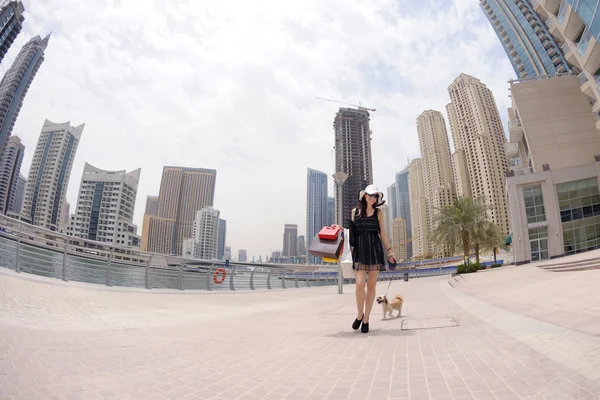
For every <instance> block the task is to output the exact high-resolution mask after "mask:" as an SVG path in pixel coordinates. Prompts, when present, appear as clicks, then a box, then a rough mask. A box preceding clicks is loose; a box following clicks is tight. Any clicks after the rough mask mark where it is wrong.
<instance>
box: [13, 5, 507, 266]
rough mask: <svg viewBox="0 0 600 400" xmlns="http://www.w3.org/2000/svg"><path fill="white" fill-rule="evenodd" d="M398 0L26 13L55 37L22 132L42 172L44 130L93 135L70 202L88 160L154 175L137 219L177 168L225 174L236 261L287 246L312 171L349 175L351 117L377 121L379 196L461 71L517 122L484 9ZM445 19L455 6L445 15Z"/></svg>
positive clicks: (142, 191)
mask: <svg viewBox="0 0 600 400" xmlns="http://www.w3.org/2000/svg"><path fill="white" fill-rule="evenodd" d="M414 3H415V2H413V1H395V0H377V1H370V0H349V1H342V0H328V1H319V0H309V1H303V2H287V1H275V0H272V1H253V2H245V1H232V0H228V1H219V2H210V3H207V2H199V1H191V0H188V1H183V0H180V1H177V2H173V1H170V2H167V1H165V0H155V1H153V2H150V1H148V0H127V1H124V0H122V1H118V0H113V1H108V2H81V1H76V0H60V1H59V0H44V1H41V0H37V1H34V0H30V1H26V2H25V7H26V20H25V28H24V30H23V31H22V32H21V34H20V35H19V37H18V39H17V41H16V43H15V45H13V48H12V49H11V51H10V52H9V54H8V56H7V57H6V58H5V60H4V62H3V63H2V66H1V69H2V70H5V69H6V68H7V67H8V66H9V65H10V62H11V61H12V59H13V58H14V56H15V55H16V52H17V51H18V48H19V47H20V46H21V45H22V44H23V43H25V42H26V41H27V40H28V39H29V38H30V37H32V36H34V35H37V34H40V35H44V34H46V33H47V32H49V31H50V30H52V29H54V33H53V35H52V39H51V41H50V44H49V46H48V49H47V52H46V61H45V62H44V64H43V65H42V67H41V69H40V71H39V72H38V75H37V77H36V78H35V81H34V83H33V85H32V86H31V89H30V91H29V93H28V95H27V98H26V100H25V104H24V106H23V108H22V110H21V114H20V116H19V120H18V122H17V124H16V127H15V130H14V134H17V135H19V136H21V137H22V139H23V140H24V143H25V144H26V146H27V149H26V157H25V160H24V166H23V172H24V173H25V174H26V173H27V172H28V169H29V164H30V162H31V155H32V153H33V150H34V148H35V145H36V141H37V137H38V135H39V131H40V129H41V127H42V123H43V121H44V118H48V119H50V120H52V121H56V122H62V121H67V120H70V121H72V123H73V124H79V123H82V122H85V123H86V127H85V130H84V132H83V137H82V140H81V143H80V146H79V150H78V153H77V157H76V161H75V165H74V167H73V171H72V174H71V181H70V184H69V189H68V196H67V198H68V200H69V202H70V203H71V205H72V207H73V208H74V207H75V203H76V197H77V191H78V189H79V181H80V178H81V173H82V170H83V165H84V163H85V162H86V161H87V162H90V163H91V164H93V165H95V166H97V167H99V168H103V169H127V170H132V169H135V168H138V167H141V168H142V174H141V182H140V186H139V191H138V201H137V204H136V214H135V221H136V222H137V223H138V224H139V228H140V230H141V221H142V214H143V210H144V203H145V196H146V195H147V194H158V190H159V184H160V178H161V172H162V166H163V165H181V166H190V167H204V168H215V169H217V171H218V172H217V193H216V198H215V207H216V208H218V209H220V210H221V215H222V217H223V218H225V219H227V223H228V245H231V246H232V248H233V250H234V254H237V249H239V248H246V249H248V254H249V256H250V257H251V256H252V255H255V256H256V257H257V258H258V256H259V255H262V256H263V257H264V256H265V255H266V254H267V253H268V249H279V248H281V246H282V233H283V226H284V224H285V223H297V224H298V225H299V228H300V229H299V230H300V234H303V233H304V229H305V207H306V206H305V201H306V193H305V190H306V168H307V167H311V168H315V169H320V170H322V171H324V172H327V173H328V174H331V173H333V170H332V155H331V149H332V146H333V129H332V122H333V117H334V114H335V112H336V111H337V106H336V105H335V104H333V103H327V102H323V101H320V100H316V99H315V96H322V97H329V98H333V99H340V100H344V101H348V102H351V103H357V102H359V101H361V102H362V103H363V104H364V105H365V106H369V107H373V108H376V109H377V111H376V112H374V113H372V116H371V122H372V129H373V141H372V143H373V157H374V175H375V183H376V184H377V185H379V186H380V187H381V188H385V187H386V186H388V185H389V184H391V183H392V180H393V176H394V174H395V173H396V172H397V171H399V170H400V169H402V168H403V167H404V166H405V164H406V157H407V156H411V157H415V156H418V154H419V148H418V140H417V135H416V129H415V119H416V117H417V116H418V115H419V114H420V112H421V111H423V110H424V109H429V108H433V109H438V110H442V111H444V107H445V105H446V103H447V102H448V95H447V87H448V85H449V84H450V83H451V82H452V81H453V79H454V78H455V77H456V76H458V74H459V73H461V72H466V73H469V74H472V75H474V76H476V77H478V78H480V79H481V80H482V81H483V82H484V83H486V84H487V85H488V86H489V87H490V88H491V89H492V90H493V91H494V93H495V95H496V100H497V102H498V106H499V108H500V113H501V115H502V116H503V118H504V116H505V113H506V112H505V110H506V107H507V106H508V104H509V103H508V97H507V94H508V91H507V84H506V81H507V80H508V79H509V78H511V77H512V76H513V71H512V69H511V67H510V64H509V63H508V60H507V59H506V57H505V55H504V54H503V52H502V50H501V48H500V44H499V42H498V40H497V38H496V37H495V36H494V33H493V31H492V30H491V29H490V28H489V26H488V23H487V20H485V17H484V15H483V13H482V12H481V10H480V9H479V8H478V5H477V3H476V2H474V1H472V0H456V1H454V2H453V3H451V5H448V4H450V3H446V2H443V4H438V3H436V2H422V3H419V4H418V8H415V7H416V5H415V4H414ZM442 6H443V7H442Z"/></svg>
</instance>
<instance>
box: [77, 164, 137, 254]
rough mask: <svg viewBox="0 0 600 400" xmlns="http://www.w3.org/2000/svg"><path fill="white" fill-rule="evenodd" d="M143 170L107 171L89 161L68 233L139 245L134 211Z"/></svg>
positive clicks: (85, 237) (108, 241) (83, 237)
mask: <svg viewBox="0 0 600 400" xmlns="http://www.w3.org/2000/svg"><path fill="white" fill-rule="evenodd" d="M140 173H141V169H139V168H138V169H136V170H135V171H131V172H127V171H125V170H121V171H106V170H103V169H100V168H96V167H94V166H93V165H91V164H89V163H85V166H84V167H83V175H82V176H81V184H80V186H79V196H78V197H77V204H76V206H75V213H74V214H73V218H72V219H71V221H70V223H69V227H68V229H67V234H68V235H71V236H75V237H79V238H82V239H87V240H94V241H97V242H105V243H110V244H112V245H118V246H133V247H136V246H139V236H138V235H137V227H136V226H135V225H134V224H133V213H134V210H135V199H136V196H137V188H138V182H139V180H140ZM67 213H68V211H67Z"/></svg>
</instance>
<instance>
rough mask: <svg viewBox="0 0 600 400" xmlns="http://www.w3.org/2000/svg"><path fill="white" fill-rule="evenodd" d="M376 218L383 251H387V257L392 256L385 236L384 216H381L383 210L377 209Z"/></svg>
mask: <svg viewBox="0 0 600 400" xmlns="http://www.w3.org/2000/svg"><path fill="white" fill-rule="evenodd" d="M377 219H378V220H379V236H380V237H381V241H382V242H383V246H384V247H385V252H386V253H387V256H388V258H393V259H394V260H395V257H394V253H393V252H392V246H391V245H390V242H389V240H388V237H387V233H386V231H385V218H384V217H383V212H381V210H379V212H378V213H377Z"/></svg>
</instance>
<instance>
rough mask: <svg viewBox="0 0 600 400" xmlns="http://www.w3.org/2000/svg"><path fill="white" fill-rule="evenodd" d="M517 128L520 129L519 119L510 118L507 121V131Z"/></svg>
mask: <svg viewBox="0 0 600 400" xmlns="http://www.w3.org/2000/svg"><path fill="white" fill-rule="evenodd" d="M519 129H522V128H521V120H520V119H512V120H510V121H508V130H509V131H513V130H519Z"/></svg>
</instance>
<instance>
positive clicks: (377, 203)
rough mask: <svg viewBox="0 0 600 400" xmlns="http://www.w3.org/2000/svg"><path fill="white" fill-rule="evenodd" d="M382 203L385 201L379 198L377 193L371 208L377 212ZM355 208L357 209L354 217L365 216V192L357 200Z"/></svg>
mask: <svg viewBox="0 0 600 400" xmlns="http://www.w3.org/2000/svg"><path fill="white" fill-rule="evenodd" d="M384 203H385V200H381V199H380V198H379V193H378V194H377V200H376V201H375V204H373V209H374V210H375V212H377V210H378V208H379V207H381V206H382V205H383V204H384ZM356 209H357V210H358V213H357V215H356V218H362V217H363V216H364V217H366V216H367V194H366V193H365V195H364V196H363V197H362V199H361V200H360V201H359V202H358V204H357V205H356Z"/></svg>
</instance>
